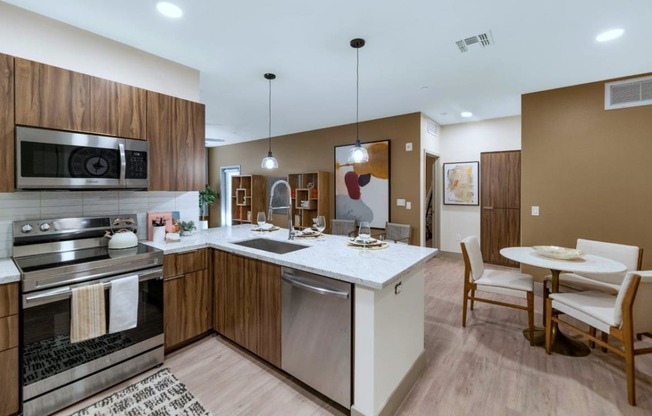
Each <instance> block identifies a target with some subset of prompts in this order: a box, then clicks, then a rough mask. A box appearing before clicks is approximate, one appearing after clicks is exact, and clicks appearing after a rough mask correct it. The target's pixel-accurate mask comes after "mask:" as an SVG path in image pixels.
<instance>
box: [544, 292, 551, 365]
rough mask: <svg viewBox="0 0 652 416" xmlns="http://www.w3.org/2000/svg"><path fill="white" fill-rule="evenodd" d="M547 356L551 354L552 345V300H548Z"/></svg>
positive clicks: (546, 317) (546, 316)
mask: <svg viewBox="0 0 652 416" xmlns="http://www.w3.org/2000/svg"><path fill="white" fill-rule="evenodd" d="M545 319H546V324H545V326H546V354H550V347H551V345H550V344H551V343H552V299H550V298H548V299H546V315H545Z"/></svg>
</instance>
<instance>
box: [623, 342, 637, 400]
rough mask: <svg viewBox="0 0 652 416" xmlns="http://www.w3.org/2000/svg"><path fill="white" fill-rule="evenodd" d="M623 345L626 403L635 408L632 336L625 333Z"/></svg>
mask: <svg viewBox="0 0 652 416" xmlns="http://www.w3.org/2000/svg"><path fill="white" fill-rule="evenodd" d="M624 335H625V337H624V338H625V339H623V345H624V347H625V375H626V376H627V401H628V402H629V404H631V405H632V406H636V379H635V377H636V370H635V366H634V336H633V334H632V333H629V334H628V333H625V334H624Z"/></svg>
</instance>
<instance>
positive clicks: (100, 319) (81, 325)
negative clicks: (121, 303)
mask: <svg viewBox="0 0 652 416" xmlns="http://www.w3.org/2000/svg"><path fill="white" fill-rule="evenodd" d="M70 309H71V314H70V342H71V343H75V342H81V341H85V340H87V339H91V338H96V337H99V336H102V335H104V334H106V312H105V310H104V285H103V284H102V283H98V284H95V285H89V286H82V287H75V288H73V289H72V298H71V301H70Z"/></svg>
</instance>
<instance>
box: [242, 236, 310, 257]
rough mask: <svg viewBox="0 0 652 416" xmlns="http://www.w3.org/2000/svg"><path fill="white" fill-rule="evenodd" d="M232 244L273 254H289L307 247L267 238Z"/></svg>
mask: <svg viewBox="0 0 652 416" xmlns="http://www.w3.org/2000/svg"><path fill="white" fill-rule="evenodd" d="M233 244H235V245H238V246H243V247H249V248H255V249H256V250H263V251H268V252H270V253H275V254H285V253H291V252H293V251H297V250H302V249H304V248H308V246H302V245H301V244H293V243H287V242H285V241H279V240H269V239H267V238H254V239H251V240H245V241H240V242H238V243H233Z"/></svg>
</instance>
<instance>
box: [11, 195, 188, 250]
mask: <svg viewBox="0 0 652 416" xmlns="http://www.w3.org/2000/svg"><path fill="white" fill-rule="evenodd" d="M198 198H199V193H198V192H197V191H191V192H146V191H83V192H70V191H29V192H14V193H0V258H3V257H10V256H11V255H12V244H13V231H12V222H13V221H17V220H27V219H40V218H57V217H76V216H89V217H92V216H100V215H116V214H136V216H137V218H138V223H139V224H140V226H139V228H138V238H139V239H146V238H147V212H148V211H179V213H180V217H181V219H183V220H185V221H195V222H196V221H198V220H199V206H198Z"/></svg>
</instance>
